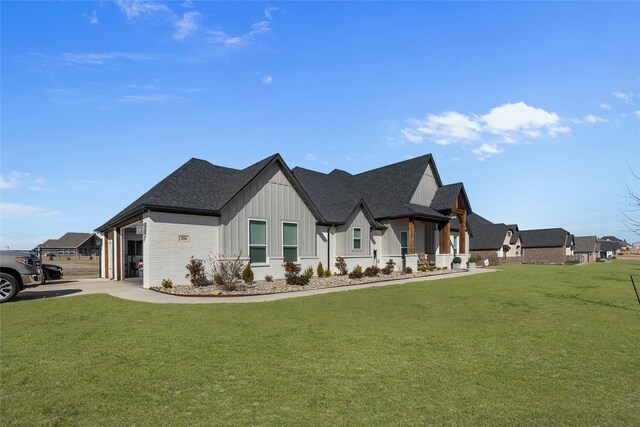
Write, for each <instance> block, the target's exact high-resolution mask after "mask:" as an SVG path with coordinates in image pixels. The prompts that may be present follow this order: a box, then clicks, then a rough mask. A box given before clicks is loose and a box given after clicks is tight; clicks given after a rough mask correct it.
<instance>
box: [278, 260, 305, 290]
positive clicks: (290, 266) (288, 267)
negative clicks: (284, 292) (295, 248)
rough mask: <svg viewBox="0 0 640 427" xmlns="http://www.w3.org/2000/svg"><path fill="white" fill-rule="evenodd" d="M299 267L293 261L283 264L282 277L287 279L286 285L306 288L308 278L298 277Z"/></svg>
mask: <svg viewBox="0 0 640 427" xmlns="http://www.w3.org/2000/svg"><path fill="white" fill-rule="evenodd" d="M300 270H301V268H300V266H299V265H298V264H296V263H295V262H293V261H287V262H285V263H284V277H285V278H286V279H287V285H291V286H306V285H308V284H309V278H308V277H307V276H305V275H302V276H301V275H300Z"/></svg>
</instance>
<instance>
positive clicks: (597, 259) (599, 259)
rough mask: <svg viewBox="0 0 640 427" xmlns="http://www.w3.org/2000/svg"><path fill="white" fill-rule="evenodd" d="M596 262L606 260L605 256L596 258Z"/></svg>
mask: <svg viewBox="0 0 640 427" xmlns="http://www.w3.org/2000/svg"><path fill="white" fill-rule="evenodd" d="M596 262H606V261H605V260H604V259H603V258H596Z"/></svg>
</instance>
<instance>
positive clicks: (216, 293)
mask: <svg viewBox="0 0 640 427" xmlns="http://www.w3.org/2000/svg"><path fill="white" fill-rule="evenodd" d="M463 271H468V270H466V269H458V270H435V271H426V272H421V271H418V272H415V273H411V274H402V273H400V272H394V273H391V274H389V275H383V274H381V275H379V276H376V277H363V278H361V279H349V277H348V276H346V275H345V276H339V275H333V276H331V277H323V278H318V277H315V276H314V277H312V278H311V280H310V281H309V284H308V285H307V286H304V287H301V286H291V285H288V284H287V282H286V281H285V279H277V280H273V281H271V282H267V281H266V280H258V281H256V282H253V283H252V284H250V285H244V284H243V285H242V288H241V289H239V290H235V291H223V290H221V289H220V288H218V287H217V286H215V285H212V286H191V285H173V286H172V287H171V288H168V289H165V288H162V287H153V288H151V290H154V291H157V292H161V293H165V294H171V295H176V296H199V297H230V296H252V295H269V294H278V293H284V292H300V291H307V290H311V289H326V288H337V287H342V286H351V285H364V284H366V283H375V282H388V281H391V280H400V279H413V278H420V277H431V276H441V275H444V274H456V273H460V272H463Z"/></svg>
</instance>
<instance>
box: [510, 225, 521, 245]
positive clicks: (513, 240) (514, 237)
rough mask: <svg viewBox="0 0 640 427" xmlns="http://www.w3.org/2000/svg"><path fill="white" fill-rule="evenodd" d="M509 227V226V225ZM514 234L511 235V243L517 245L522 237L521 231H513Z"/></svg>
mask: <svg viewBox="0 0 640 427" xmlns="http://www.w3.org/2000/svg"><path fill="white" fill-rule="evenodd" d="M507 227H509V226H507ZM510 230H511V229H510ZM511 231H512V232H513V234H512V235H511V240H509V243H510V244H512V245H515V244H516V243H517V242H518V238H519V237H520V232H519V231H513V230H511Z"/></svg>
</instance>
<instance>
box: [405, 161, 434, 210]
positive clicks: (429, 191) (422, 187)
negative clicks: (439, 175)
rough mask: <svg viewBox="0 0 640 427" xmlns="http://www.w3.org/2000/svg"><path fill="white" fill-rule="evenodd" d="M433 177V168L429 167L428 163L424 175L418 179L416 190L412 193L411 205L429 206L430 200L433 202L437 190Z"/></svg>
mask: <svg viewBox="0 0 640 427" xmlns="http://www.w3.org/2000/svg"><path fill="white" fill-rule="evenodd" d="M434 176H435V174H434V173H433V168H432V167H431V163H429V166H427V169H426V170H425V171H424V175H422V178H421V179H420V183H419V184H418V188H417V189H416V191H415V193H413V197H411V203H415V204H416V205H422V206H429V205H430V204H431V200H433V196H434V195H435V194H436V190H437V189H438V185H437V184H436V179H435V178H434Z"/></svg>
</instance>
